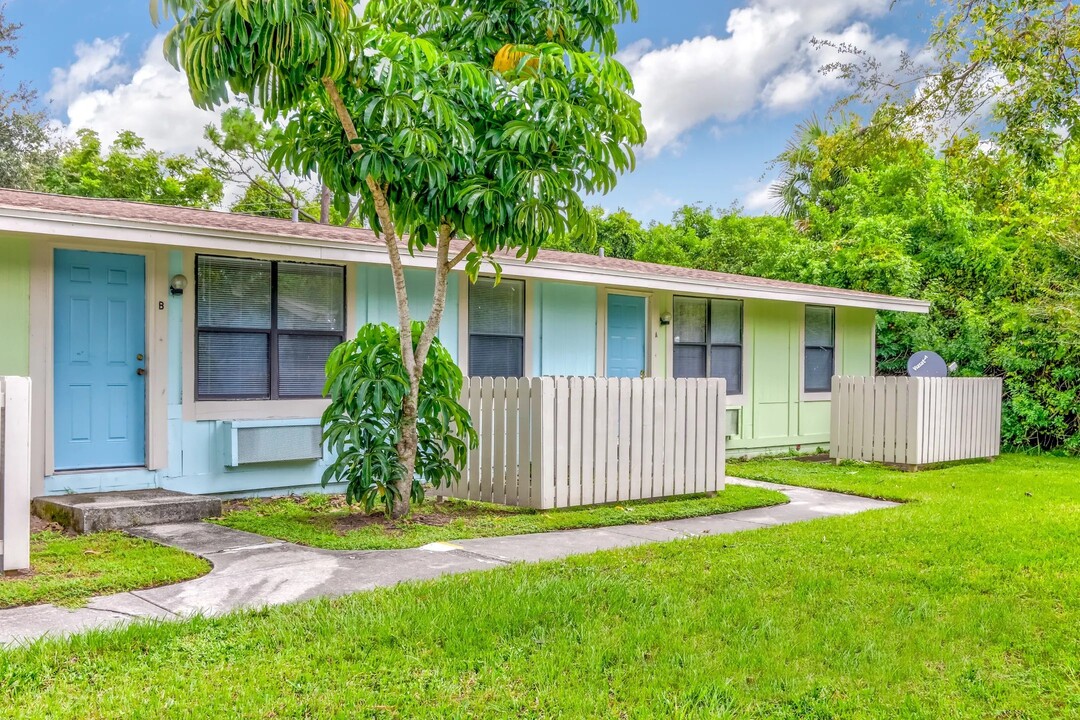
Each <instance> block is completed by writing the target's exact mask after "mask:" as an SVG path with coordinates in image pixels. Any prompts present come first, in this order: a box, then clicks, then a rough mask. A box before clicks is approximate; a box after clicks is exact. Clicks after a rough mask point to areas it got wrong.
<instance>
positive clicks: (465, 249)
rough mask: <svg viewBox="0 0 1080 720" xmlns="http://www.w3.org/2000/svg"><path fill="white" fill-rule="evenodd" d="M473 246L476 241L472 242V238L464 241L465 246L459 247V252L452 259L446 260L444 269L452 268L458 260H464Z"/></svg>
mask: <svg viewBox="0 0 1080 720" xmlns="http://www.w3.org/2000/svg"><path fill="white" fill-rule="evenodd" d="M440 232H441V228H440ZM474 247H476V243H474V242H473V241H472V240H470V241H469V242H467V243H465V247H463V248H461V252H459V253H458V254H457V255H455V256H454V259H453V260H449V261H447V264H446V269H447V270H452V269H453V268H454V266H455V265H457V264H458V263H459V262H461V261H462V260H464V259H465V258H466V257H467V256H468V255H469V253H471V252H472V251H473V248H474Z"/></svg>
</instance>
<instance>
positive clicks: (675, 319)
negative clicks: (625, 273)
mask: <svg viewBox="0 0 1080 720" xmlns="http://www.w3.org/2000/svg"><path fill="white" fill-rule="evenodd" d="M742 326H743V306H742V301H741V300H719V299H716V300H707V299H705V298H693V297H676V298H675V304H674V312H673V313H672V327H673V331H674V338H673V343H674V352H673V359H674V367H673V368H672V374H673V375H674V376H675V377H677V378H693V377H716V378H724V380H726V381H727V393H728V395H741V394H742V391H743V388H742V385H743V381H742V375H743V362H742V353H743V348H742V343H743V327H742Z"/></svg>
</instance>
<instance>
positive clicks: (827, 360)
mask: <svg viewBox="0 0 1080 720" xmlns="http://www.w3.org/2000/svg"><path fill="white" fill-rule="evenodd" d="M835 345H836V310H835V309H834V308H831V307H821V306H818V305H807V306H806V325H805V339H804V348H803V352H804V357H803V390H804V391H805V392H828V391H829V390H830V389H831V387H832V376H833V372H834V370H835V362H836V359H835Z"/></svg>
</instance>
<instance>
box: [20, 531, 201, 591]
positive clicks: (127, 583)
mask: <svg viewBox="0 0 1080 720" xmlns="http://www.w3.org/2000/svg"><path fill="white" fill-rule="evenodd" d="M30 566H31V570H32V572H31V573H30V574H29V575H13V576H9V577H6V578H4V577H0V608H8V607H14V606H16V605H33V604H35V603H56V604H57V605H68V606H73V605H82V604H83V603H85V602H86V601H87V600H88V599H89V598H90V597H92V596H94V595H105V594H108V593H115V592H124V591H125V590H137V589H139V588H148V587H156V586H158V585H168V584H169V583H174V582H180V581H181V580H190V579H191V578H195V577H198V576H200V575H205V574H206V573H208V572H210V563H208V562H207V561H205V560H203V559H202V558H198V557H195V556H194V555H189V554H187V553H185V552H181V551H179V550H174V549H172V548H167V547H162V546H161V545H157V544H155V543H152V542H149V541H147V540H142V539H140V538H133V537H131V536H129V535H125V534H123V533H120V532H102V533H94V534H92V535H78V536H75V537H68V536H66V535H61V534H60V533H57V532H52V531H44V532H39V533H35V534H34V535H32V536H31V538H30Z"/></svg>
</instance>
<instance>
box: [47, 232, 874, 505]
mask: <svg viewBox="0 0 1080 720" xmlns="http://www.w3.org/2000/svg"><path fill="white" fill-rule="evenodd" d="M183 259H184V255H183V253H182V251H180V250H172V251H170V252H169V257H168V275H169V277H171V276H173V275H175V274H178V273H181V272H183V271H184V262H183ZM347 276H348V278H349V280H348V283H349V290H348V294H349V306H348V310H349V326H350V328H352V329H355V328H356V327H358V326H360V325H362V324H364V323H368V322H389V323H391V324H396V320H397V310H396V304H395V301H394V293H393V285H392V280H391V275H390V271H389V269H388V268H386V267H384V266H359V265H349V266H348V275H347ZM406 280H407V284H408V289H409V292H410V304H411V310H412V314H413V317H415V318H418V319H424V318H426V316H427V314H428V312H429V311H430V307H431V297H432V290H433V281H434V278H433V274H432V273H431V272H429V271H422V270H413V271H407V273H406ZM466 282H467V281H466V280H464V278H463V277H462V276H461V275H459V274H458V275H455V276H454V277H451V279H450V285H449V289H448V292H447V302H446V309H445V313H444V316H443V321H442V325H441V330H440V337H441V339H442V341H443V343H444V344H445V345H446V347H447V348H448V350H449V351H450V352H451V353H452V354H453V356H454V357H455V358H457V359H460V357H461V355H460V351H461V349H462V348H463V347H465V346H466V345H467V343H468V337H467V336H463V335H462V334H461V333H462V328H463V325H464V322H463V321H464V320H466V318H461V317H460V314H461V308H462V307H463V304H462V295H461V294H462V293H463V292H466V289H467V286H466ZM527 287H528V291H527V292H528V295H527V299H528V301H527V317H528V321H527V331H528V333H529V337H528V347H529V348H530V355H529V357H528V360H529V362H528V363H527V368H526V371H527V372H528V373H529V374H531V375H571V376H575V375H576V376H591V375H595V374H596V373H597V334H598V322H599V320H600V318H599V317H598V300H599V293H600V290H599V289H598V288H597V287H594V286H589V285H581V284H573V283H561V282H551V281H540V280H530V281H528V285H527ZM188 292H194V288H192V289H191V290H189V291H188ZM653 296H654V300H653V301H654V302H656V303H657V306H656V308H655V310H656V312H657V313H659V312H663V311H670V309H671V293H662V292H659V291H658V292H657V293H654V294H653ZM166 307H167V308H168V326H167V334H168V356H169V357H168V380H167V384H166V397H167V418H168V420H167V428H168V430H167V432H168V458H167V462H166V467H165V468H164V469H162V470H125V471H106V472H79V473H64V474H59V475H54V476H51V477H47V478H45V489H46V492H47V493H50V494H58V493H65V492H87V491H101V490H129V489H139V488H153V487H164V488H168V489H174V490H180V491H184V492H191V493H213V494H222V495H229V494H236V495H258V494H284V493H288V492H316V491H319V490H320V489H321V484H320V479H321V477H322V473H323V471H324V469H325V467H326V461H325V460H323V461H300V462H277V463H267V464H263V465H246V466H242V467H238V468H228V467H226V460H225V456H226V450H227V449H228V447H229V442H230V440H229V435H228V423H226V422H223V421H192V420H184V417H183V416H184V413H183V402H184V397H183V392H184V363H185V362H193V360H192V359H191V358H185V357H184V346H185V341H188V342H189V343H190V340H191V338H189V337H186V336H185V333H186V332H188V330H189V328H187V327H186V325H185V322H184V318H183V312H184V302H183V298H182V297H180V296H173V295H169V296H168V297H167V300H166ZM801 313H802V306H801V305H799V304H794V303H787V302H780V301H752V300H747V301H746V308H745V318H746V322H747V325H746V335H745V338H746V342H747V343H748V351H747V354H746V363H747V364H746V367H745V376H744V383H745V386H746V387H747V388H748V392H747V394H746V397H745V398H743V399H742V400H741V402H738V403H733V405H732V408H733V409H738V410H739V413H740V414H739V417H740V419H739V432H738V433H737V434H736V435H735V436H734V437H732V438H731V439H730V441H729V444H728V448H729V453H731V452H734V453H750V452H756V451H759V450H761V449H769V448H778V447H788V446H791V447H796V446H798V445H799V444H800V443H801V444H810V446H816V445H818V444H824V443H827V412H828V403H827V402H820V401H819V402H807V401H803V400H801V399H800V393H799V376H798V368H799V362H800V358H801V357H802V351H801V348H800V347H799V344H800V340H799V332H800V327H801V318H802V314H801ZM657 316H658V315H657ZM873 333H874V312H873V311H872V310H857V309H841V310H840V311H838V313H837V341H838V345H837V348H838V350H837V352H838V356H837V358H838V359H837V362H838V365H837V367H838V370H842V371H843V372H845V373H856V374H858V373H864V374H872V372H873V352H874V351H873V338H874V335H873ZM774 336H775V337H774ZM778 338H779V339H778ZM652 342H653V345H654V347H655V348H657V349H656V350H654V352H653V359H652V372H653V373H654V374H656V375H660V376H666V375H667V370H668V364H669V363H668V361H667V355H668V353H669V351H670V336H669V334H668V332H667V328H665V327H659V328H658V329H657V331H656V335H655V336H654V339H653V341H652ZM774 366H776V367H774ZM781 366H782V367H781ZM763 378H764V380H763ZM781 379H782V380H783V387H782V389H781V388H779V386H777V385H776V383H777V382H780V380H781ZM763 383H764V384H763ZM772 395H776V396H777V397H776V398H775V404H776V407H775V408H773V407H771V406H770V405H769V403H770V402H772V401H773V398H772ZM770 413H771V414H770ZM286 422H287V421H286ZM267 424H271V423H270V421H268V423H267ZM329 489H330V490H340V488H339V487H331V488H329Z"/></svg>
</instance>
